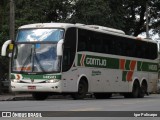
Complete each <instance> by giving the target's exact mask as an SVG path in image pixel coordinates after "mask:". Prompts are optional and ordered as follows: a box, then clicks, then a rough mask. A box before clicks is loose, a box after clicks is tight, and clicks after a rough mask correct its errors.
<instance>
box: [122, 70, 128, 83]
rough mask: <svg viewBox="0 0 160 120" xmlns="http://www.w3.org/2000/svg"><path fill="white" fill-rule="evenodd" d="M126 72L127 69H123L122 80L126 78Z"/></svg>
mask: <svg viewBox="0 0 160 120" xmlns="http://www.w3.org/2000/svg"><path fill="white" fill-rule="evenodd" d="M127 73H128V71H123V73H122V81H126V80H127V78H126V77H127Z"/></svg>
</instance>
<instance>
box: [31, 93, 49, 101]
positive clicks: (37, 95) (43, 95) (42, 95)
mask: <svg viewBox="0 0 160 120" xmlns="http://www.w3.org/2000/svg"><path fill="white" fill-rule="evenodd" d="M32 97H33V98H34V99H35V100H45V99H47V97H48V93H45V92H44V93H40V92H35V93H32Z"/></svg>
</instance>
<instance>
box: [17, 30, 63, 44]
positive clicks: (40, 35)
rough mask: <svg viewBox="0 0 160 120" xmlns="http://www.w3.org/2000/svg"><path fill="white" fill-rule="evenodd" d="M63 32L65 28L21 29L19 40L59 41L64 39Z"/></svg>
mask: <svg viewBox="0 0 160 120" xmlns="http://www.w3.org/2000/svg"><path fill="white" fill-rule="evenodd" d="M63 33H64V30H63V29H20V30H19V32H18V36H17V42H36V41H48V42H58V41H59V40H61V39H63Z"/></svg>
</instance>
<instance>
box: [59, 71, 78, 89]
mask: <svg viewBox="0 0 160 120" xmlns="http://www.w3.org/2000/svg"><path fill="white" fill-rule="evenodd" d="M77 80H78V71H77V68H71V69H70V70H69V71H67V72H63V73H62V81H63V82H62V83H63V89H62V90H63V91H62V92H77Z"/></svg>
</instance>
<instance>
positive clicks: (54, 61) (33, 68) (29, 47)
mask: <svg viewBox="0 0 160 120" xmlns="http://www.w3.org/2000/svg"><path fill="white" fill-rule="evenodd" d="M12 71H14V72H35V73H37V72H43V73H44V72H58V71H60V60H59V57H58V56H57V44H40V43H32V44H17V45H16V46H15V49H14V52H13V63H12Z"/></svg>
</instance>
